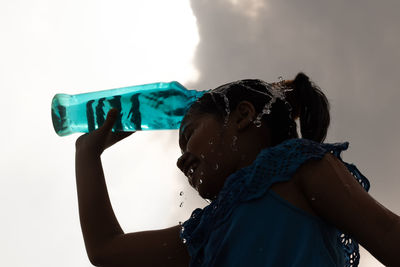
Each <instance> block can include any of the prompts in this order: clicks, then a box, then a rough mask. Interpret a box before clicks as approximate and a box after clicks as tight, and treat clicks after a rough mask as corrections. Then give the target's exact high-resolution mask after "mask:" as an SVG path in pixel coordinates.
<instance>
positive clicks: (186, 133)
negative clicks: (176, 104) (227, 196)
mask: <svg viewBox="0 0 400 267" xmlns="http://www.w3.org/2000/svg"><path fill="white" fill-rule="evenodd" d="M256 116H257V114H256V113H255V109H254V106H253V105H252V104H251V103H250V102H248V101H242V102H241V103H239V105H238V106H237V108H236V109H235V110H234V111H233V112H231V114H230V115H229V120H228V122H227V124H226V125H224V120H221V119H218V118H217V117H215V116H214V115H212V114H196V113H194V112H190V111H189V112H188V113H187V115H186V116H185V118H184V119H183V121H182V123H181V128H180V129H179V146H180V148H181V151H182V156H181V157H180V158H179V159H178V162H177V166H178V167H179V168H180V169H181V170H182V172H183V173H184V174H185V175H186V176H187V177H188V180H189V183H190V184H191V186H192V187H194V188H195V189H196V190H197V191H198V192H199V195H200V196H201V197H203V198H205V199H210V200H213V199H215V198H216V196H217V195H218V193H219V192H220V190H221V189H222V187H223V185H224V182H225V181H226V179H227V178H228V176H229V175H230V174H232V173H234V172H236V171H237V170H239V169H241V168H243V167H245V166H248V165H250V164H251V163H252V162H253V161H254V160H255V158H256V156H257V155H258V153H259V152H260V151H261V149H263V148H265V147H267V146H268V144H269V138H268V136H269V135H268V131H267V129H266V127H264V126H262V127H256V126H255V125H254V124H253V122H252V121H253V120H254V119H255V118H256ZM190 168H192V169H193V170H194V172H192V173H191V172H190Z"/></svg>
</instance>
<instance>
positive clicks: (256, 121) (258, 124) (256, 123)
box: [253, 120, 261, 128]
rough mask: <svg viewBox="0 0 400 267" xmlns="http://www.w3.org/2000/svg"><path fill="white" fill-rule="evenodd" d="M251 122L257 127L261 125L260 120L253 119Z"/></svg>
mask: <svg viewBox="0 0 400 267" xmlns="http://www.w3.org/2000/svg"><path fill="white" fill-rule="evenodd" d="M253 123H254V125H255V126H256V127H257V128H260V127H261V121H258V120H255V121H254V122H253Z"/></svg>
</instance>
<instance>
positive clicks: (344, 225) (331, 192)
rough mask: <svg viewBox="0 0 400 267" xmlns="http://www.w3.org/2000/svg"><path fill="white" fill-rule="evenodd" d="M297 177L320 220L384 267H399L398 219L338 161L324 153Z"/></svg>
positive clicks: (306, 164)
mask: <svg viewBox="0 0 400 267" xmlns="http://www.w3.org/2000/svg"><path fill="white" fill-rule="evenodd" d="M299 174H300V177H301V178H300V179H299V184H300V188H301V189H302V191H303V193H304V194H305V196H306V197H307V199H308V200H309V203H310V205H311V207H312V208H313V210H314V211H315V212H316V213H317V214H318V215H319V216H320V217H321V218H323V219H324V220H326V221H327V222H330V223H331V224H333V225H335V226H336V227H337V228H338V229H340V230H341V231H342V232H344V233H347V234H349V235H350V236H352V237H354V238H355V240H356V241H357V242H359V243H360V244H361V245H362V246H363V247H365V248H366V249H367V250H368V251H369V252H370V253H371V254H372V255H374V257H376V258H377V259H378V260H379V261H380V262H382V263H383V264H385V265H386V266H400V257H399V253H400V250H399V245H400V217H399V216H397V215H396V214H394V213H393V212H391V211H390V210H388V209H387V208H385V207H384V206H382V205H381V204H380V203H378V202H377V201H376V200H375V199H374V198H372V197H371V196H370V195H369V194H368V193H367V192H365V190H364V189H363V188H362V187H361V185H360V184H359V183H358V182H357V181H356V180H355V179H354V177H353V176H352V174H351V173H350V172H349V171H348V170H347V168H346V166H345V165H344V164H343V163H342V162H341V161H340V160H339V159H338V158H336V157H335V156H334V155H332V154H330V153H327V154H326V155H325V156H324V158H323V159H321V160H319V161H313V160H311V161H309V162H307V163H305V164H304V165H303V166H302V167H301V168H300V169H299Z"/></svg>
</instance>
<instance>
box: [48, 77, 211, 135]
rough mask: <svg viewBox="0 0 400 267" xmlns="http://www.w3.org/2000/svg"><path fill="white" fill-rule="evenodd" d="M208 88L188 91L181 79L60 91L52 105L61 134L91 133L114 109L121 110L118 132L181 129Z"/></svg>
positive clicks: (57, 131) (54, 119)
mask: <svg viewBox="0 0 400 267" xmlns="http://www.w3.org/2000/svg"><path fill="white" fill-rule="evenodd" d="M206 92H207V91H196V90H188V89H186V88H185V87H183V86H182V85H181V84H180V83H178V82H175V81H173V82H169V83H161V82H160V83H152V84H144V85H136V86H130V87H123V88H118V89H110V90H104V91H98V92H92V93H85V94H77V95H67V94H57V95H55V96H54V98H53V101H52V104H51V115H52V119H53V126H54V130H55V131H56V133H57V134H58V135H59V136H66V135H69V134H72V133H77V132H81V133H87V132H91V131H93V130H95V129H97V128H98V127H99V126H101V125H102V124H103V123H104V121H105V118H106V115H107V113H108V111H109V110H110V109H111V108H116V109H118V110H120V114H119V117H118V119H117V122H116V123H115V125H114V129H113V130H115V131H127V132H129V131H139V130H166V129H179V125H180V123H181V121H182V118H183V116H184V115H185V113H186V111H187V110H188V108H189V107H190V105H191V104H192V103H193V102H194V101H196V100H197V99H198V98H200V97H201V96H202V95H203V94H204V93H206Z"/></svg>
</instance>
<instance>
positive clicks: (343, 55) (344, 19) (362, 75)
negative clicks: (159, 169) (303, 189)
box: [190, 0, 400, 214]
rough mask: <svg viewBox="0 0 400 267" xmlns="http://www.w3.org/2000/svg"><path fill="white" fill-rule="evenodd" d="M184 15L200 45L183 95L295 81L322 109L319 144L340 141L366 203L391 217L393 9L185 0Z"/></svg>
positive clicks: (399, 130)
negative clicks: (231, 85) (325, 108)
mask: <svg viewBox="0 0 400 267" xmlns="http://www.w3.org/2000/svg"><path fill="white" fill-rule="evenodd" d="M191 6H192V9H193V13H194V14H195V16H196V18H197V26H198V30H199V35H200V42H199V45H198V47H197V50H196V55H195V62H194V63H195V66H196V69H197V70H198V72H199V79H198V80H197V81H196V82H195V83H193V84H190V88H197V89H209V88H215V87H217V86H218V85H221V84H223V83H226V82H230V81H234V80H238V79H243V78H261V79H264V80H266V81H277V80H278V77H279V76H283V77H284V78H285V79H292V78H294V76H295V75H296V74H297V73H298V72H299V71H303V72H305V73H306V74H308V75H309V76H310V78H311V79H312V80H313V81H315V82H316V83H317V84H318V85H319V86H320V87H321V88H322V90H323V91H324V92H325V93H326V95H327V97H328V99H329V101H330V103H331V115H332V123H331V127H330V129H329V132H328V139H327V140H328V142H339V141H350V149H349V151H347V152H345V153H344V159H345V160H346V159H347V161H349V162H354V163H355V164H356V165H357V166H359V168H360V170H362V172H363V173H364V174H365V175H366V176H367V177H368V178H369V179H370V181H371V184H372V188H371V194H372V195H373V196H374V197H376V198H377V199H378V200H379V201H380V202H381V203H383V204H384V205H385V206H387V207H388V208H390V209H391V210H392V211H394V212H396V213H397V214H399V213H400V209H399V207H398V205H397V203H398V201H399V200H400V199H399V198H398V197H397V195H398V194H397V191H398V189H399V188H400V181H399V179H398V175H397V164H398V160H399V159H400V152H399V151H400V145H399V142H398V140H397V138H398V136H399V134H400V122H399V120H398V117H397V115H396V114H398V112H397V108H396V107H397V101H398V99H399V98H400V92H399V90H398V87H399V86H398V84H397V77H398V76H399V74H400V67H399V66H400V65H399V64H398V62H400V50H399V47H400V34H399V30H398V25H400V17H399V16H398V14H397V13H398V10H400V2H399V1H397V0H391V1H380V2H377V1H373V0H366V1H361V0H358V1H344V0H338V1H315V0H299V1H278V0H269V1H263V0H259V1H256V0H254V1H250V0H248V1H239V0H201V1H199V0H192V1H191ZM396 162H397V163H396ZM389 184H390V185H391V186H388V185H389Z"/></svg>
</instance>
